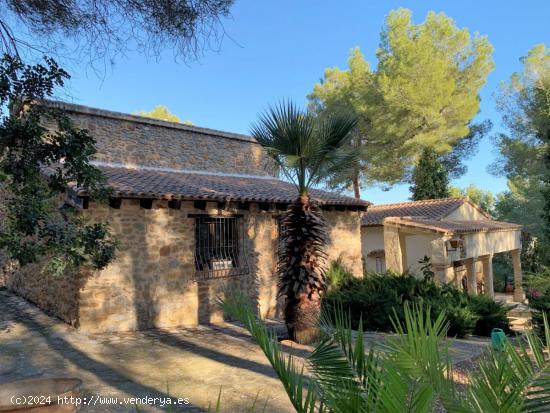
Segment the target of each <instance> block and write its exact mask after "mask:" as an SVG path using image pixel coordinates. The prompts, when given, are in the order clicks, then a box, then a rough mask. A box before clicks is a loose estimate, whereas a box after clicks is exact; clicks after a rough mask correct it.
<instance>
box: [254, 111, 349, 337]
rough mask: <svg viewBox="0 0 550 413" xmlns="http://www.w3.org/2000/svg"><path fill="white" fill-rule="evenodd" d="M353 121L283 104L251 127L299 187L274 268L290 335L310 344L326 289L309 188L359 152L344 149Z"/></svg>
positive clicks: (321, 231)
mask: <svg viewBox="0 0 550 413" xmlns="http://www.w3.org/2000/svg"><path fill="white" fill-rule="evenodd" d="M356 123H357V120H356V118H355V117H354V116H352V115H347V114H334V115H331V116H328V117H326V118H323V119H320V118H316V117H314V116H313V115H311V114H310V113H308V112H306V111H303V110H300V109H299V108H297V107H296V106H295V105H294V104H292V103H288V104H284V103H283V104H280V105H278V106H275V107H273V108H270V109H269V110H268V111H267V112H266V113H265V114H263V115H261V116H260V119H259V121H258V123H257V124H256V125H254V126H253V128H252V136H253V137H254V138H255V139H256V140H257V141H258V142H259V143H260V145H262V146H263V147H264V148H265V150H266V152H267V154H268V155H269V156H270V157H271V158H272V159H273V160H274V161H275V162H276V164H277V165H278V167H279V168H280V171H281V173H282V174H283V175H284V176H285V177H286V178H287V179H288V180H289V181H291V182H293V183H294V184H295V185H296V189H297V198H296V200H295V201H294V202H293V203H292V204H291V205H290V206H289V208H288V210H287V211H285V213H284V214H283V215H282V217H281V228H282V229H283V231H282V234H281V242H280V243H279V250H278V257H279V258H278V260H279V261H278V265H277V273H278V280H279V284H278V295H279V297H284V299H285V307H284V319H285V322H286V326H287V329H288V334H289V336H290V338H291V339H293V340H295V341H297V342H299V343H308V342H310V341H312V340H313V339H314V338H315V336H316V335H317V328H316V321H317V320H318V318H319V314H320V311H321V297H322V296H323V294H324V292H325V290H326V280H325V271H326V263H325V258H326V253H325V247H326V243H327V234H326V224H325V220H324V218H323V215H322V213H321V210H320V208H319V206H318V205H317V204H316V203H315V202H314V201H313V200H312V199H311V197H310V189H311V188H312V187H314V186H316V185H318V184H320V183H321V182H322V181H323V180H326V179H329V178H330V177H331V176H334V175H335V174H336V173H338V172H340V171H342V170H345V169H346V168H348V167H349V166H350V165H352V164H353V162H354V160H355V159H356V158H357V157H358V154H356V153H354V152H353V151H351V150H349V149H347V150H346V149H345V148H349V145H348V143H349V141H350V140H351V133H350V132H351V131H352V130H353V128H354V127H355V125H356Z"/></svg>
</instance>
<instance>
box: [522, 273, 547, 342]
mask: <svg viewBox="0 0 550 413" xmlns="http://www.w3.org/2000/svg"><path fill="white" fill-rule="evenodd" d="M525 284H526V287H527V294H526V295H527V298H528V299H529V307H531V309H532V310H534V311H533V312H532V313H533V317H532V319H531V322H532V323H533V327H534V328H535V331H537V333H538V334H539V336H541V337H542V338H544V334H543V331H544V323H543V319H542V313H546V314H547V315H550V268H547V269H546V270H544V271H542V272H541V273H539V274H531V275H528V276H527V277H526V281H525Z"/></svg>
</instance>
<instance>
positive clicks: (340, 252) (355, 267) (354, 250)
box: [323, 211, 363, 277]
mask: <svg viewBox="0 0 550 413" xmlns="http://www.w3.org/2000/svg"><path fill="white" fill-rule="evenodd" d="M323 214H324V216H325V218H326V220H327V225H328V235H329V245H328V248H327V253H328V260H329V262H330V261H334V260H336V259H341V260H342V262H343V264H344V265H345V266H346V267H347V268H349V269H350V270H351V272H352V273H353V274H354V275H355V276H356V277H362V276H363V260H362V253H361V216H360V212H354V211H324V212H323Z"/></svg>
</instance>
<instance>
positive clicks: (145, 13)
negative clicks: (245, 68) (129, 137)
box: [0, 0, 234, 63]
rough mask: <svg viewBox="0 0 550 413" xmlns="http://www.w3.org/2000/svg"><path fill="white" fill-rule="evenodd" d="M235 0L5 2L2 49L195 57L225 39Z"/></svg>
mask: <svg viewBox="0 0 550 413" xmlns="http://www.w3.org/2000/svg"><path fill="white" fill-rule="evenodd" d="M233 2H234V0H140V1H136V0H116V1H114V0H25V1H20V0H1V6H0V40H1V41H0V47H1V48H2V49H3V50H2V51H3V52H7V53H9V54H14V53H16V52H17V50H18V49H20V48H22V47H23V48H25V49H27V50H28V49H33V50H39V51H40V52H41V53H45V54H48V55H56V56H58V57H59V55H60V54H62V53H65V55H74V54H75V53H76V54H77V55H78V56H80V57H84V56H85V57H86V58H88V59H89V60H90V62H91V63H94V62H98V61H99V62H106V61H109V60H111V59H113V58H115V57H117V56H119V55H120V54H124V53H125V52H128V51H130V50H135V49H138V50H141V51H144V52H148V53H151V54H153V55H154V56H157V57H158V56H159V55H160V53H161V52H162V51H163V50H165V49H168V50H170V51H172V52H173V53H174V56H175V57H178V58H182V59H184V60H189V59H192V58H196V57H198V56H199V55H200V53H201V52H202V51H203V50H205V49H207V48H217V47H219V45H220V42H221V40H222V39H223V37H224V32H223V26H222V24H221V18H222V17H224V16H228V15H229V9H230V7H231V5H232V4H233Z"/></svg>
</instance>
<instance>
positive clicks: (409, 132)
mask: <svg viewBox="0 0 550 413" xmlns="http://www.w3.org/2000/svg"><path fill="white" fill-rule="evenodd" d="M492 51H493V48H492V46H491V44H490V43H489V41H488V40H487V38H486V37H483V36H479V35H477V34H476V35H475V36H473V37H472V36H471V35H470V33H469V31H468V29H466V28H463V29H460V28H458V27H457V26H456V24H455V22H454V21H453V20H452V19H451V18H450V17H448V16H446V15H445V14H443V13H433V12H430V13H428V15H427V17H426V19H425V21H424V22H422V23H420V24H415V23H413V21H412V14H411V12H410V11H409V10H406V9H398V10H394V11H392V12H391V13H390V14H389V15H388V17H387V19H386V22H385V26H384V28H383V30H382V33H381V42H380V47H379V49H378V51H377V58H378V65H377V67H376V70H375V71H373V70H372V69H371V68H370V66H369V64H368V63H367V62H366V61H365V59H364V57H363V55H362V54H361V52H360V50H359V49H358V48H355V49H353V50H352V51H351V53H350V56H349V60H348V66H349V68H348V69H347V70H341V69H338V68H331V69H326V71H325V74H324V78H323V79H322V81H321V82H319V83H317V84H316V85H315V86H314V88H313V92H312V93H311V95H310V96H309V100H310V108H311V109H312V110H314V111H315V112H316V113H323V112H324V111H334V110H352V111H353V112H355V113H356V114H357V115H358V117H359V119H360V121H359V124H358V127H357V139H356V144H359V146H361V155H362V161H363V162H362V163H361V164H359V165H358V168H357V171H358V172H359V175H360V178H361V180H362V183H363V185H369V184H373V183H384V184H389V185H391V184H394V183H397V182H401V181H403V180H407V179H408V174H409V172H410V169H411V168H412V167H413V166H414V165H415V164H416V162H417V161H418V159H419V157H420V155H421V153H422V152H423V150H424V148H426V147H430V148H433V149H434V151H435V152H436V153H437V154H438V155H443V154H446V153H449V152H450V151H452V149H453V148H454V147H455V146H457V145H458V144H459V143H460V141H461V140H462V139H464V138H465V137H467V136H468V135H469V134H470V133H471V132H472V130H471V129H470V125H471V121H472V119H473V117H474V116H475V115H476V114H477V113H478V111H479V102H480V98H479V91H480V89H481V87H482V86H483V85H484V84H485V81H486V77H487V75H488V74H489V73H490V72H491V70H492V69H493V66H494V64H493V60H492V57H491V55H492ZM474 132H475V131H474ZM346 178H347V177H346V176H344V177H343V180H344V179H346Z"/></svg>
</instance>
